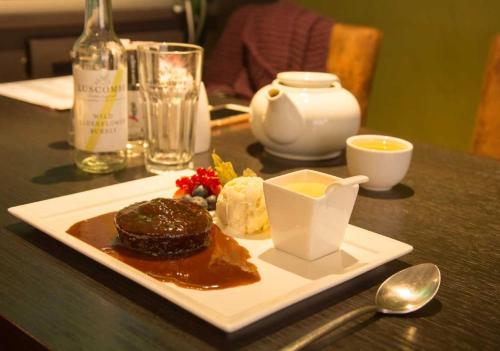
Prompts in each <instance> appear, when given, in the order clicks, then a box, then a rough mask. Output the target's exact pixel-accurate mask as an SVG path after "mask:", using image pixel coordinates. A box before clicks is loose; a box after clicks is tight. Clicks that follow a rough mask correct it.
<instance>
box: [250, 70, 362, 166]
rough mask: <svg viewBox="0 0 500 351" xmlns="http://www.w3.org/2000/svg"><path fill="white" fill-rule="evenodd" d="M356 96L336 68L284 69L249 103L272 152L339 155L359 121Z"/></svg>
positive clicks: (323, 156)
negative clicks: (314, 69) (316, 69)
mask: <svg viewBox="0 0 500 351" xmlns="http://www.w3.org/2000/svg"><path fill="white" fill-rule="evenodd" d="M360 115H361V113H360V108H359V104H358V102H357V100H356V98H355V97H354V96H353V95H352V94H351V93H350V92H349V91H347V90H346V89H344V88H342V86H341V83H340V80H339V79H338V77H337V76H336V75H334V74H330V73H322V72H282V73H278V75H277V79H276V80H274V81H273V82H272V83H271V84H270V85H267V86H265V87H263V88H262V89H260V90H259V91H258V92H257V93H256V94H255V96H254V97H253V99H252V102H251V104H250V123H251V128H252V132H253V134H254V135H255V137H256V138H257V139H258V140H259V141H260V142H261V143H262V144H263V145H264V147H265V149H266V151H268V152H269V153H270V154H273V155H276V156H279V157H284V158H290V159H295V160H325V159H330V158H334V157H336V156H338V155H339V154H340V152H341V150H342V149H344V148H345V141H346V139H347V138H348V137H350V136H352V135H354V134H356V133H357V132H358V129H359V125H360Z"/></svg>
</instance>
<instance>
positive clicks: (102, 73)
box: [73, 66, 128, 152]
mask: <svg viewBox="0 0 500 351" xmlns="http://www.w3.org/2000/svg"><path fill="white" fill-rule="evenodd" d="M73 77H74V84H75V106H74V123H75V147H76V148H77V149H79V150H84V151H87V152H113V151H119V150H122V149H125V147H126V144H127V134H128V127H127V71H126V69H118V70H95V71H94V70H83V69H81V68H80V67H78V66H73Z"/></svg>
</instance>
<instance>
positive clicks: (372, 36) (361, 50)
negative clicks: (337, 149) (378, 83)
mask: <svg viewBox="0 0 500 351" xmlns="http://www.w3.org/2000/svg"><path fill="white" fill-rule="evenodd" d="M381 40H382V32H381V31H380V30H378V29H375V28H371V27H362V26H354V25H348V24H343V23H336V24H335V25H334V26H333V28H332V33H331V35H330V47H329V51H328V57H327V61H326V71H327V72H330V73H334V74H336V75H337V76H338V77H339V78H340V81H341V82H342V86H343V87H344V88H346V89H347V90H349V91H350V92H351V93H352V94H353V95H354V96H355V97H356V98H357V99H358V102H359V105H360V107H361V116H362V118H363V122H364V120H365V112H366V109H367V106H368V97H369V95H370V87H371V82H372V80H373V75H374V72H375V67H376V62H377V56H378V51H379V46H380V41H381Z"/></svg>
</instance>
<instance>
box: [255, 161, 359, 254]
mask: <svg viewBox="0 0 500 351" xmlns="http://www.w3.org/2000/svg"><path fill="white" fill-rule="evenodd" d="M340 179H342V178H338V177H334V176H332V175H329V174H325V173H321V172H316V171H312V170H301V171H297V172H292V173H288V174H285V175H282V176H278V177H275V178H271V179H268V180H266V181H264V196H265V199H266V207H267V213H268V216H269V223H270V225H271V238H272V240H273V243H274V247H275V248H277V249H279V250H282V251H285V252H288V253H290V254H292V255H294V256H298V257H300V258H303V259H306V260H315V259H317V258H320V257H322V256H325V255H328V254H330V253H333V252H335V251H337V250H338V249H339V248H340V245H341V244H342V241H343V240H344V234H345V231H346V229H347V224H348V223H349V219H350V217H351V212H352V208H353V206H354V202H355V201H356V196H357V194H358V189H359V186H358V184H355V185H348V186H341V187H335V188H334V189H333V190H331V191H328V192H327V193H325V195H323V196H319V197H313V196H308V195H303V194H301V193H298V192H295V191H292V190H289V189H287V188H286V187H285V186H286V184H287V183H292V182H317V183H322V184H325V185H330V184H332V183H335V182H336V181H338V180H340Z"/></svg>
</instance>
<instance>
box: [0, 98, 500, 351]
mask: <svg viewBox="0 0 500 351" xmlns="http://www.w3.org/2000/svg"><path fill="white" fill-rule="evenodd" d="M68 116H69V114H68V113H61V112H53V111H48V110H44V109H42V108H39V107H35V106H31V105H27V104H24V103H21V102H17V101H14V100H10V99H7V98H3V97H0V131H1V136H0V155H1V156H0V160H1V161H2V165H1V168H0V179H1V182H2V184H1V186H0V201H1V207H2V211H0V219H1V228H0V282H1V283H0V315H1V316H2V318H0V328H2V329H0V339H3V340H4V341H3V343H4V344H5V345H8V343H7V341H5V340H10V341H12V339H13V338H15V337H16V335H17V334H19V333H20V334H21V335H24V336H25V338H24V339H23V337H22V336H21V337H19V338H17V339H16V340H17V342H25V343H27V344H30V343H31V346H32V347H35V346H38V347H40V345H43V346H45V347H47V348H49V349H64V350H79V349H85V350H98V349H103V350H104V349H105V350H181V349H197V350H200V349H240V348H243V349H249V350H270V349H276V348H279V347H281V346H283V345H285V344H287V343H289V342H291V341H292V340H294V339H295V338H296V337H298V336H301V335H303V334H304V333H307V332H308V331H310V330H312V329H313V328H315V327H317V326H319V325H321V324H322V323H324V322H326V321H328V320H330V319H332V318H335V317H336V316H339V315H340V314H342V313H344V312H346V311H349V310H351V309H353V308H356V307H360V306H362V305H365V304H369V303H371V302H372V300H373V297H374V295H375V291H376V289H377V286H378V284H379V283H381V282H382V281H383V280H384V279H385V278H386V277H387V276H389V275H390V274H392V273H394V272H395V271H397V270H399V269H401V268H404V267H407V266H409V265H413V264H418V263H423V262H433V263H435V264H437V265H438V266H439V267H440V269H441V272H442V285H441V289H440V291H439V293H438V295H437V297H436V299H435V300H433V302H431V303H430V304H429V305H428V306H426V307H425V308H424V309H423V310H421V311H420V312H417V313H415V314H413V315H408V316H405V317H380V316H366V317H365V318H363V319H361V320H359V321H357V322H353V323H351V324H349V325H347V326H345V327H344V328H342V329H340V330H338V331H336V332H334V333H332V334H330V335H329V336H327V337H325V338H324V339H323V340H321V341H319V342H317V343H316V344H314V345H312V346H311V347H310V349H330V348H336V349H349V350H350V349H352V350H361V349H377V350H401V349H403V350H409V349H426V350H443V349H483V350H484V349H499V348H500V298H499V296H500V289H499V286H500V285H499V284H500V269H499V267H498V266H499V264H500V213H499V212H500V211H499V209H500V205H499V203H500V162H498V161H494V160H491V159H487V158H480V157H475V156H471V155H468V154H465V153H461V152H455V151H449V150H445V149H442V148H439V147H436V146H430V145H426V144H422V143H415V151H414V156H413V161H412V164H411V169H410V171H409V173H408V175H407V177H406V179H405V180H404V181H403V183H402V184H400V185H398V186H396V187H395V188H394V189H393V190H392V191H390V192H387V193H380V194H377V193H370V192H365V191H361V192H360V195H359V197H358V200H357V203H356V206H355V209H354V212H353V215H352V219H351V223H352V224H354V225H357V226H360V227H363V228H366V229H369V230H372V231H375V232H378V233H381V234H383V235H387V236H389V237H392V238H395V239H398V240H401V241H404V242H407V243H409V244H411V245H413V246H414V251H413V252H412V253H410V254H408V255H406V256H404V257H402V258H401V259H399V260H396V261H393V262H391V263H389V264H386V265H384V266H382V267H380V268H378V269H375V270H373V271H371V272H368V273H366V274H364V275H362V276H360V277H358V278H356V279H353V280H351V281H349V282H347V283H345V284H343V285H341V286H338V287H335V288H333V289H330V290H328V291H326V292H324V293H321V294H320V295H317V296H315V297H313V298H310V299H308V300H306V301H304V302H301V303H299V304H297V305H294V306H292V307H290V308H287V309H285V310H284V311H281V312H279V313H277V314H275V315H273V316H271V317H269V318H266V319H264V320H262V321H259V322H257V323H255V324H253V325H251V326H250V327H247V328H246V329H244V330H242V331H239V332H237V333H234V334H230V335H227V334H225V333H223V332H221V331H219V330H218V329H216V328H214V327H212V326H211V325H209V324H207V323H205V322H203V321H202V320H200V319H198V318H197V317H194V316H192V315H191V314H189V313H187V312H185V311H184V310H182V309H181V308H178V307H177V306H175V305H173V304H171V303H169V302H168V301H167V300H164V299H162V298H160V297H158V296H156V295H155V294H154V293H151V292H149V291H148V290H146V289H144V288H142V287H141V286H139V285H137V284H135V283H133V282H131V281H129V280H128V279H126V278H123V277H122V276H120V275H118V274H116V273H114V272H113V271H111V270H109V269H107V268H105V267H103V266H101V265H99V264H97V263H95V262H93V261H92V260H90V259H88V258H86V257H85V256H83V255H81V254H79V253H77V252H75V251H73V250H72V249H69V248H67V247H66V246H64V245H62V244H60V243H59V242H57V241H55V240H53V239H51V238H50V237H48V236H47V235H44V234H43V233H41V232H39V231H37V230H35V229H33V228H32V227H30V226H29V225H27V224H25V223H22V222H20V221H19V220H18V219H16V218H14V217H12V216H10V215H9V214H8V213H7V212H6V209H7V208H8V207H11V206H15V205H21V204H25V203H29V202H33V201H37V200H43V199H48V198H52V197H55V196H60V195H65V194H70V193H75V192H79V191H83V190H87V189H92V188H97V187H101V186H105V185H110V184H114V183H117V182H124V181H127V180H132V179H137V178H141V177H145V176H148V174H146V172H145V171H144V169H143V167H142V166H141V165H140V162H136V165H132V166H131V167H130V168H129V169H127V170H125V171H123V172H120V173H116V174H111V175H104V176H93V175H87V174H83V173H81V172H79V171H78V170H77V169H76V168H75V166H74V165H73V162H72V150H71V149H70V148H68V146H67V143H66V142H65V139H66V129H67V124H68V123H67V120H68ZM212 145H213V147H214V148H215V149H216V150H217V152H218V153H219V154H220V155H221V156H222V157H223V158H226V159H228V160H231V161H233V162H234V163H235V165H236V167H237V168H238V169H239V170H241V169H242V168H244V167H250V168H253V169H254V170H256V171H257V172H258V173H259V174H260V175H262V176H263V177H264V178H266V177H270V176H274V175H277V174H280V173H283V172H288V171H291V170H294V169H299V168H314V169H318V170H321V171H323V172H328V173H332V174H335V175H339V176H346V175H347V173H346V167H345V159H344V158H343V157H341V158H339V159H337V160H334V161H327V162H326V161H325V162H314V163H297V162H292V161H286V160H280V159H277V158H274V157H271V156H269V155H267V154H266V153H265V152H264V151H263V149H262V147H261V146H260V145H259V144H257V143H256V141H255V139H254V138H253V136H252V135H251V133H250V131H249V128H248V125H246V124H242V125H235V126H232V127H226V128H225V129H219V130H215V131H214V133H213V143H212ZM209 164H210V156H209V154H208V153H205V154H201V155H197V156H196V157H195V165H196V166H207V165H209ZM28 335H29V336H28ZM35 342H37V343H38V345H37V344H35ZM0 348H2V341H0Z"/></svg>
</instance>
